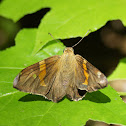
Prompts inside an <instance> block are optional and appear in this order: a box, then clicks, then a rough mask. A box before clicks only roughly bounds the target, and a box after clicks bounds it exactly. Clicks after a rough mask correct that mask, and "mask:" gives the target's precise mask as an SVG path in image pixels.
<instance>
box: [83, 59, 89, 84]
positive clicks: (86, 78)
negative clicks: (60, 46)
mask: <svg viewBox="0 0 126 126" xmlns="http://www.w3.org/2000/svg"><path fill="white" fill-rule="evenodd" d="M86 63H87V61H86V60H84V62H83V68H84V75H85V81H84V83H82V84H84V85H88V78H89V74H88V72H87V67H86Z"/></svg>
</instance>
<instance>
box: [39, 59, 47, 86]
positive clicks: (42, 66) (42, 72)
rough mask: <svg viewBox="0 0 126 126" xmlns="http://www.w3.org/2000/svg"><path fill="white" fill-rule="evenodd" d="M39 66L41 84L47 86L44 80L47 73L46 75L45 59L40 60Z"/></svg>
mask: <svg viewBox="0 0 126 126" xmlns="http://www.w3.org/2000/svg"><path fill="white" fill-rule="evenodd" d="M39 68H40V74H39V79H40V85H41V86H46V84H45V82H44V80H43V79H44V77H45V75H46V64H45V61H44V60H42V61H40V62H39Z"/></svg>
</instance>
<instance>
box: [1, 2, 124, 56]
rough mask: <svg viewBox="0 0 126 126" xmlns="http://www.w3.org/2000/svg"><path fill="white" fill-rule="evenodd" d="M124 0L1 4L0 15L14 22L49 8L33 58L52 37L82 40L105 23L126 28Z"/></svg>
mask: <svg viewBox="0 0 126 126" xmlns="http://www.w3.org/2000/svg"><path fill="white" fill-rule="evenodd" d="M125 5H126V1H125V0H121V1H119V0H114V1H109V0H104V1H103V0H97V1H94V0H90V1H89V0H79V1H78V0H72V1H71V0H62V1H61V0H60V1H57V0H48V1H47V0H31V1H30V2H29V1H26V0H13V1H12V0H4V1H2V3H1V6H0V15H2V16H5V17H7V18H10V19H12V20H14V21H17V20H19V19H20V18H21V17H23V16H24V15H26V14H31V13H34V12H36V11H38V10H40V9H42V8H46V7H48V8H51V10H50V11H49V12H48V13H47V14H46V15H45V16H44V18H43V19H42V20H41V23H40V25H39V28H38V32H37V36H36V43H35V46H34V50H33V54H35V53H36V52H38V51H39V50H40V49H41V48H42V46H44V45H45V44H46V43H47V42H48V41H51V40H52V37H50V36H49V35H48V32H50V33H51V34H53V36H54V37H55V38H56V39H59V38H60V39H64V38H71V37H78V36H84V34H85V33H86V32H87V31H88V30H89V29H91V30H92V31H94V30H96V29H98V28H100V27H101V26H103V25H104V24H105V23H106V22H107V21H108V20H112V19H121V20H122V21H123V23H124V24H126V18H125V13H124V12H126V7H125Z"/></svg>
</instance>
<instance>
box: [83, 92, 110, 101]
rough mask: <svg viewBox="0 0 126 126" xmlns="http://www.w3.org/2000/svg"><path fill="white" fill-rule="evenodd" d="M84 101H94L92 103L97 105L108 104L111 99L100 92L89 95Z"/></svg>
mask: <svg viewBox="0 0 126 126" xmlns="http://www.w3.org/2000/svg"><path fill="white" fill-rule="evenodd" d="M83 99H84V100H89V101H92V102H96V103H107V102H110V101H111V99H110V98H109V97H108V96H107V95H105V94H103V93H102V92H100V91H95V92H92V93H87V94H86V96H85V97H84V98H83Z"/></svg>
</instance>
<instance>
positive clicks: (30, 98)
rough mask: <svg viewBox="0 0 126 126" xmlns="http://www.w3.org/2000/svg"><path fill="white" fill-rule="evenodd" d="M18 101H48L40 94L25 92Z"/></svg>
mask: <svg viewBox="0 0 126 126" xmlns="http://www.w3.org/2000/svg"><path fill="white" fill-rule="evenodd" d="M18 101H22V102H31V101H49V100H48V99H45V98H44V97H43V96H40V95H32V94H27V95H25V96H23V97H22V98H20V99H19V100H18Z"/></svg>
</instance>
